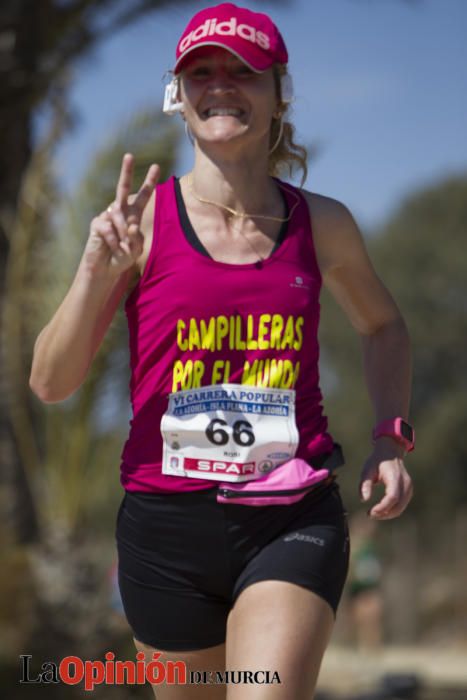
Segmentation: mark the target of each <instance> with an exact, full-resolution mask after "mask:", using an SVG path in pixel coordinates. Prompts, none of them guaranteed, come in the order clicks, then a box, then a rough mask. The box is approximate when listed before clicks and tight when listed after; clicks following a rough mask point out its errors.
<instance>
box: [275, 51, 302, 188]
mask: <svg viewBox="0 0 467 700" xmlns="http://www.w3.org/2000/svg"><path fill="white" fill-rule="evenodd" d="M286 73H287V68H286V66H284V65H283V64H281V63H275V64H274V65H273V75H274V81H275V84H276V91H277V97H278V99H279V107H278V110H279V111H280V113H281V116H280V117H279V118H278V119H273V121H272V124H271V135H270V139H269V147H270V148H272V147H273V146H274V144H275V143H276V141H277V139H278V137H279V131H280V128H281V120H282V122H283V124H282V136H281V138H280V141H279V143H278V144H277V146H276V147H275V148H274V150H273V151H272V153H270V154H269V174H270V175H273V176H274V177H280V175H281V174H282V173H283V172H284V171H287V170H288V174H289V176H292V173H293V171H294V169H295V168H298V169H299V170H301V171H302V179H301V183H300V186H301V187H303V185H304V183H305V180H306V178H307V175H308V164H307V161H308V152H307V150H306V148H305V146H301V145H300V144H298V143H295V141H294V135H295V127H294V125H293V124H292V123H291V122H290V121H286V117H287V116H288V113H289V110H290V105H289V103H287V102H283V101H282V99H281V77H282V76H283V75H285V74H286Z"/></svg>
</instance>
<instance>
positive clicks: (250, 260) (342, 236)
mask: <svg viewBox="0 0 467 700" xmlns="http://www.w3.org/2000/svg"><path fill="white" fill-rule="evenodd" d="M287 60H288V55H287V49H286V46H285V44H284V41H283V39H282V36H281V34H280V32H279V30H278V29H277V27H276V26H275V24H274V23H273V22H272V20H271V19H270V18H269V17H268V16H267V15H265V14H261V13H256V12H252V11H250V10H248V9H244V8H241V7H237V6H235V5H233V4H221V5H217V6H215V7H209V8H206V9H203V10H202V11H201V12H198V13H197V14H196V15H195V16H194V17H193V18H192V19H191V21H190V22H189V24H188V26H187V28H186V30H185V31H184V33H183V35H182V36H181V37H180V40H179V43H178V45H177V49H176V62H175V66H174V71H173V73H174V79H173V81H172V82H171V84H170V85H169V87H168V89H167V93H166V101H165V110H166V111H167V112H169V113H173V112H179V113H180V114H181V115H182V117H183V119H184V121H185V125H186V130H187V133H188V135H189V136H190V138H191V140H192V142H193V145H194V165H193V168H192V170H191V172H189V173H188V174H186V175H184V176H183V177H181V178H177V177H174V176H173V177H171V178H170V179H169V180H167V181H166V182H164V183H159V182H158V178H159V168H158V166H157V165H153V166H151V168H150V169H149V171H148V174H147V177H146V180H145V182H144V184H143V186H142V187H141V189H140V190H139V191H138V192H137V193H136V194H130V193H131V190H132V172H133V157H132V156H131V154H126V155H125V156H124V158H123V163H122V168H121V173H120V179H119V182H118V185H117V189H116V198H115V201H114V202H113V203H112V204H111V205H110V206H109V207H108V209H107V210H106V211H105V212H103V213H101V214H100V215H99V216H97V217H96V218H95V219H93V221H92V223H91V227H90V235H89V239H88V242H87V244H86V248H85V250H84V254H83V257H82V259H81V262H80V265H79V268H78V271H77V273H76V277H75V279H74V281H73V283H72V286H71V289H70V290H69V292H68V294H67V296H66V298H65V300H64V302H63V303H62V305H61V306H60V308H59V309H58V311H57V312H56V314H55V316H54V317H53V319H52V320H51V322H50V323H49V324H48V325H47V326H46V328H45V329H44V330H43V332H42V333H41V337H40V338H39V339H38V341H37V343H36V347H35V354H34V361H33V368H32V373H31V387H32V388H33V389H34V390H35V392H36V393H37V395H38V396H39V397H40V398H42V400H44V401H49V402H50V401H60V400H63V399H64V398H66V397H67V396H69V395H70V394H71V393H73V392H74V391H76V389H77V388H78V387H79V386H80V385H81V383H82V382H83V381H84V379H85V376H86V373H87V371H88V369H89V366H90V364H91V362H92V360H93V358H94V356H95V354H96V352H97V350H98V348H99V346H100V344H101V341H102V339H103V337H104V335H105V333H106V331H107V328H108V327H109V325H110V322H111V320H112V318H113V316H114V314H115V312H116V310H117V308H118V306H119V303H120V301H121V299H122V297H123V296H124V295H125V294H127V296H126V300H125V312H126V315H127V319H128V326H129V342H130V362H131V372H132V374H131V383H130V391H131V401H132V408H133V417H132V420H131V421H130V424H131V427H130V431H129V436H128V439H127V441H126V443H125V445H124V449H123V452H122V463H121V483H122V486H123V488H124V489H125V495H124V497H123V500H122V503H121V505H120V509H119V513H118V516H117V528H116V538H117V544H118V556H119V586H120V592H121V596H122V601H123V606H124V610H125V614H126V617H127V619H128V622H129V625H130V627H131V630H132V633H133V637H134V641H135V645H136V648H137V650H138V651H140V652H144V654H145V655H146V658H147V660H148V661H150V660H151V659H152V658H153V654H154V653H156V654H157V653H158V652H159V653H160V655H159V656H158V657H157V658H158V659H159V661H160V662H162V663H165V662H167V661H170V660H172V661H174V660H176V661H183V662H185V664H186V668H187V669H188V670H189V671H190V670H191V671H199V672H201V673H203V672H204V674H205V675H204V678H205V679H206V677H207V678H208V679H210V680H212V682H211V683H210V682H206V684H204V683H200V684H194V683H193V684H186V685H176V684H174V685H171V684H169V683H162V684H157V683H154V684H153V689H154V693H155V694H157V698H159V700H182V699H184V700H185V699H187V700H196V699H197V698H207V699H211V700H217V699H220V698H227V699H228V700H235V699H237V698H241V700H259V699H262V698H271V699H275V700H292V699H296V700H299V699H302V698H303V699H305V698H307V699H309V698H311V697H312V696H313V693H314V689H315V686H316V681H317V677H318V672H319V668H320V664H321V661H322V657H323V654H324V651H325V649H326V646H327V644H328V642H329V639H330V636H331V632H332V629H333V624H334V620H335V615H336V611H337V607H338V604H339V600H340V597H341V593H342V589H343V586H344V582H345V579H346V575H347V570H348V559H349V542H348V529H347V522H346V513H345V509H344V507H343V505H342V501H341V497H340V494H339V487H338V484H337V482H336V475H335V474H334V469H335V468H336V467H337V466H339V465H340V464H342V461H343V460H342V455H341V451H340V448H339V446H338V445H337V444H336V443H334V441H333V438H332V437H331V435H330V434H329V432H328V430H327V420H326V417H325V416H324V415H323V411H322V406H321V401H322V396H321V392H320V388H319V377H318V356H319V346H318V340H317V331H318V321H319V294H320V289H321V285H322V283H324V284H325V285H326V286H327V287H328V289H330V291H331V293H332V294H333V295H334V297H335V298H336V300H337V302H338V303H339V304H340V305H341V306H342V308H343V309H344V311H345V313H346V314H347V316H348V318H349V320H350V322H351V323H352V325H353V327H354V328H355V330H356V331H357V333H358V334H359V336H360V337H361V340H362V347H363V361H364V366H365V374H366V382H367V385H368V391H369V394H370V398H371V401H372V404H373V407H374V414H375V427H374V430H373V440H371V437H370V439H369V457H368V459H367V461H366V462H365V465H364V467H363V470H362V473H361V477H360V486H359V488H360V492H361V496H362V498H363V500H365V501H368V500H369V498H370V496H371V492H372V488H373V486H374V485H375V484H377V483H381V484H382V485H383V486H384V489H385V493H384V496H383V497H382V498H381V500H380V501H379V502H378V503H377V504H376V505H373V507H372V508H371V510H370V517H372V518H375V519H376V520H387V519H391V518H395V517H397V516H398V515H400V514H401V513H402V511H403V510H404V509H405V508H406V506H407V504H408V502H409V501H410V498H411V495H412V486H411V481H410V477H409V476H408V474H407V472H406V469H405V467H404V462H403V457H404V455H405V453H406V452H407V451H409V450H411V449H412V448H413V431H412V429H411V427H410V425H409V424H408V423H407V417H408V410H409V396H410V377H411V368H410V348H409V339H408V334H407V330H406V327H405V324H404V321H403V319H402V318H401V315H400V312H399V310H398V308H397V306H396V304H395V302H394V301H393V299H392V298H391V296H390V294H389V293H388V291H387V290H386V289H385V287H384V286H383V284H382V283H381V281H380V280H379V278H378V277H377V276H376V274H375V272H374V270H373V267H372V265H371V262H370V260H369V258H368V255H367V253H366V250H365V247H364V244H363V241H362V237H361V235H360V233H359V231H358V229H357V226H356V224H355V222H354V219H353V217H352V215H351V214H350V212H349V211H348V209H347V208H346V207H345V206H344V205H343V204H342V203H340V202H338V201H336V200H334V199H332V198H330V197H325V196H322V195H318V194H314V193H311V192H307V191H306V190H304V189H300V188H298V187H295V186H292V185H290V184H286V183H285V182H283V181H282V180H281V179H279V177H278V173H279V172H280V170H279V169H280V168H281V167H283V166H284V165H286V166H287V165H291V164H297V163H298V164H299V165H302V167H303V169H304V172H306V161H305V154H304V149H301V148H300V147H298V146H296V145H295V144H294V142H293V138H292V134H293V131H292V126H291V124H290V123H289V122H288V121H287V109H288V105H289V103H290V101H291V84H290V79H289V78H288V73H287ZM65 358H66V361H65ZM226 669H227V671H229V673H230V674H231V675H230V676H229V677H228V676H227V675H226V676H224V681H225V682H224V684H222V683H216V682H215V680H216V676H215V674H216V672H219V673H220V672H223V671H224V670H226ZM209 672H211V675H209ZM246 672H251V674H252V675H251V674H250V676H248V675H245V674H246ZM206 674H208V675H207V676H206ZM241 674H243V675H241ZM255 674H256V675H255ZM199 678H200V676H198V679H199Z"/></svg>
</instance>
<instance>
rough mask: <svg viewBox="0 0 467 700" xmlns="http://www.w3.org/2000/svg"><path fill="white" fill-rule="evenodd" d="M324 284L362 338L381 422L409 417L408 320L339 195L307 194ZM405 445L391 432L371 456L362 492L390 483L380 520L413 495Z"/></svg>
mask: <svg viewBox="0 0 467 700" xmlns="http://www.w3.org/2000/svg"><path fill="white" fill-rule="evenodd" d="M304 194H305V195H306V198H307V200H308V204H309V209H310V216H311V222H312V228H313V239H314V244H315V249H316V254H317V259H318V264H319V266H320V270H321V274H322V278H323V283H324V284H325V285H326V287H327V288H328V289H329V291H330V292H331V294H332V295H333V297H334V298H335V299H336V301H337V302H338V303H339V305H340V306H341V307H342V308H343V310H344V312H345V313H346V315H347V317H348V318H349V320H350V322H351V324H352V325H353V327H354V328H355V329H356V331H357V332H358V333H359V335H360V338H361V341H362V349H363V364H364V371H365V377H366V383H367V387H368V393H369V395H370V399H371V402H372V405H373V409H374V413H375V425H376V424H378V423H380V422H381V421H383V420H385V419H388V418H394V417H396V416H400V417H402V418H403V419H404V420H407V418H408V412H409V403H410V390H411V376H412V367H411V350H410V339H409V334H408V332H407V327H406V325H405V322H404V319H403V318H402V316H401V313H400V311H399V309H398V307H397V305H396V303H395V301H394V299H393V298H392V296H391V295H390V294H389V292H388V290H387V289H386V287H385V286H384V285H383V283H382V282H381V280H380V279H379V277H378V276H377V274H376V272H375V270H374V268H373V265H372V263H371V261H370V258H369V256H368V253H367V251H366V248H365V244H364V242H363V239H362V235H361V233H360V231H359V229H358V226H357V224H356V223H355V220H354V218H353V216H352V214H351V213H350V212H349V210H348V209H347V208H346V207H345V206H344V205H343V204H342V203H341V202H338V201H337V200H334V199H331V198H329V197H322V196H321V195H315V194H311V193H304ZM404 455H405V450H404V447H403V446H402V445H400V444H399V443H398V442H396V440H394V439H393V438H391V437H380V438H378V439H377V440H376V441H375V443H374V445H373V449H372V451H371V454H370V455H369V457H368V459H367V460H366V462H365V464H364V466H363V469H362V474H361V478H360V484H359V491H360V495H361V497H362V499H363V500H364V501H368V500H369V499H370V497H371V493H372V488H373V485H374V484H377V483H382V484H383V485H384V487H385V494H384V496H383V498H382V499H381V500H380V501H379V503H377V504H376V505H374V506H373V507H372V508H371V510H370V511H369V514H370V515H371V516H372V517H373V518H376V519H378V520H389V519H390V518H395V517H397V516H398V515H400V514H401V513H402V512H403V511H404V510H405V508H406V507H407V505H408V503H409V501H410V499H411V498H412V493H413V488H412V481H411V479H410V476H409V475H408V473H407V471H406V468H405V465H404V461H403V458H404Z"/></svg>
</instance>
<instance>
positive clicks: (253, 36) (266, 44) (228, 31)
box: [178, 17, 271, 53]
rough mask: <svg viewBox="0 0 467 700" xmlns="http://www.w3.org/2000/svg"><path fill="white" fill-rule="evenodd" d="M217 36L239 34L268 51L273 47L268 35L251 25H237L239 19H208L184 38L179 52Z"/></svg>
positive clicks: (179, 46)
mask: <svg viewBox="0 0 467 700" xmlns="http://www.w3.org/2000/svg"><path fill="white" fill-rule="evenodd" d="M215 34H218V35H219V36H235V35H236V34H237V36H239V37H240V38H241V39H245V40H246V41H251V43H252V44H258V46H260V47H261V48H262V49H265V50H266V51H267V50H268V49H269V48H270V47H271V44H270V41H269V37H268V35H267V34H265V33H264V32H259V31H257V30H256V29H255V28H254V27H252V26H251V25H249V24H237V18H236V17H231V18H230V19H228V20H225V21H224V22H218V21H217V19H216V18H214V19H207V20H206V21H205V22H203V24H200V26H199V27H196V29H193V31H191V32H190V33H189V34H187V35H186V36H185V37H183V39H182V40H181V42H180V44H179V45H178V50H179V51H180V53H183V52H184V51H186V49H187V48H188V47H189V46H190V45H191V44H194V43H195V42H197V41H199V40H200V39H204V38H206V37H208V36H214V35H215Z"/></svg>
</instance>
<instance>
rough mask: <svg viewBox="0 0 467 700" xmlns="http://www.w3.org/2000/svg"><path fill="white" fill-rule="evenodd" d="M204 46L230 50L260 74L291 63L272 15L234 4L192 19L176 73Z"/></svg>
mask: <svg viewBox="0 0 467 700" xmlns="http://www.w3.org/2000/svg"><path fill="white" fill-rule="evenodd" d="M201 46H220V47H221V48H223V49H227V50H228V51H230V52H231V53H233V54H234V55H235V56H237V57H238V58H239V59H241V60H242V61H243V62H244V63H246V64H247V65H248V66H249V67H250V68H251V69H252V70H254V71H256V72H257V73H261V72H262V71H264V70H267V69H268V68H269V67H270V66H272V64H273V63H287V61H288V54H287V48H286V46H285V43H284V40H283V38H282V36H281V33H280V32H279V30H278V28H277V27H276V25H275V24H274V22H273V21H272V20H271V19H270V18H269V17H268V15H265V14H263V13H262V12H252V11H251V10H248V9H246V8H244V7H237V5H234V4H233V3H230V2H225V3H222V4H221V5H215V6H214V7H207V8H206V9H204V10H201V11H200V12H198V13H197V14H196V15H195V16H194V17H193V18H192V19H191V20H190V22H189V23H188V26H187V27H186V29H185V31H184V32H183V34H182V36H181V38H180V41H179V42H178V45H177V51H176V63H175V68H174V73H179V72H180V71H181V70H182V68H183V66H184V64H185V57H186V56H188V55H189V54H190V53H191V52H192V51H194V50H195V49H197V48H199V47H201Z"/></svg>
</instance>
